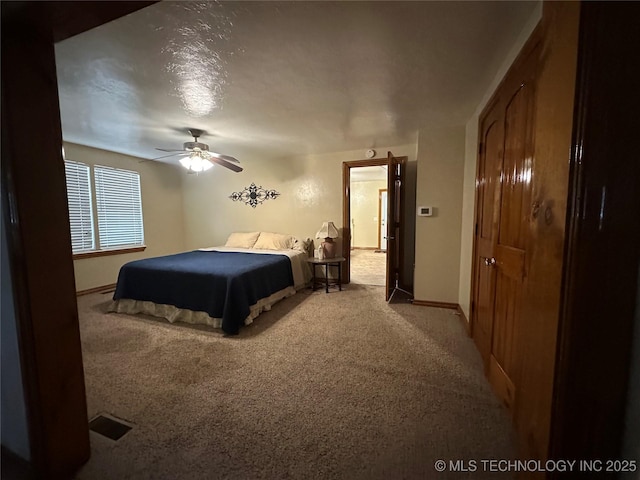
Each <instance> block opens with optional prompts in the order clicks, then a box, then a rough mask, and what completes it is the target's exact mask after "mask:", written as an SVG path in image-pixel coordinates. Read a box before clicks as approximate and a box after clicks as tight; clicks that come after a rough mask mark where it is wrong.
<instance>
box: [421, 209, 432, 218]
mask: <svg viewBox="0 0 640 480" xmlns="http://www.w3.org/2000/svg"><path fill="white" fill-rule="evenodd" d="M431 215H433V207H418V216H419V217H430V216H431Z"/></svg>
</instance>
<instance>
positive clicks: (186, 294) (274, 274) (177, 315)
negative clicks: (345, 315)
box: [109, 232, 311, 334]
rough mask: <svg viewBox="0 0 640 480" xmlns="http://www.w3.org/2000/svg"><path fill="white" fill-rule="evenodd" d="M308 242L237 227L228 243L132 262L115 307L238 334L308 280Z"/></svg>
mask: <svg viewBox="0 0 640 480" xmlns="http://www.w3.org/2000/svg"><path fill="white" fill-rule="evenodd" d="M239 238H240V239H241V240H238V239H239ZM260 239H262V241H260ZM274 239H275V240H280V241H274ZM308 243H310V241H309V240H308V239H307V240H305V241H301V240H299V239H296V238H295V237H293V236H290V235H282V234H272V233H268V232H250V233H234V234H232V235H230V237H229V239H228V240H227V243H226V244H225V246H221V247H210V248H201V249H199V250H193V251H190V252H183V253H178V254H174V255H166V256H162V257H154V258H147V259H143V260H136V261H133V262H129V263H127V264H125V265H123V266H122V268H121V269H120V273H119V275H118V283H117V286H116V291H115V293H114V296H113V301H112V302H111V305H110V306H109V311H111V312H117V313H127V314H137V313H144V314H147V315H152V316H156V317H161V318H165V319H167V320H168V321H170V322H176V321H181V322H187V323H193V324H206V325H209V326H212V327H214V328H221V329H222V330H223V331H224V332H225V333H228V334H237V333H238V331H239V329H240V328H241V327H242V326H243V325H248V324H250V323H251V322H252V321H253V320H254V319H255V318H256V317H257V316H258V315H260V313H261V312H263V311H265V310H270V309H271V306H272V305H273V304H274V303H276V302H277V301H279V300H281V299H283V298H286V297H289V296H292V295H294V294H295V293H296V292H297V291H298V290H299V289H301V288H303V287H305V286H306V285H308V283H309V280H310V277H311V274H310V270H309V266H308V263H307V262H306V259H307V257H308V256H309V253H308Z"/></svg>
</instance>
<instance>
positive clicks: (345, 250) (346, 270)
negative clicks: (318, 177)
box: [342, 156, 407, 284]
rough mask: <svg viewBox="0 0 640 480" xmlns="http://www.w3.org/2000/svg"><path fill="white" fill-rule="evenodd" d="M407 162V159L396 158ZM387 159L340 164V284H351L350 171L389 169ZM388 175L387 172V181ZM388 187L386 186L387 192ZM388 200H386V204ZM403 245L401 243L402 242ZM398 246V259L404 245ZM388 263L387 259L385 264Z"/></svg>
mask: <svg viewBox="0 0 640 480" xmlns="http://www.w3.org/2000/svg"><path fill="white" fill-rule="evenodd" d="M396 158H398V159H401V160H402V159H404V161H405V162H406V161H407V157H406V156H403V157H396ZM389 164H390V161H389V159H388V158H371V159H367V160H352V161H348V162H342V256H343V257H344V258H345V259H346V260H345V261H344V262H343V263H342V283H344V284H347V283H350V282H351V169H352V168H357V167H381V166H384V165H386V166H387V167H390V165H389ZM388 178H389V174H388V171H387V181H388ZM388 189H389V185H387V191H388ZM388 201H389V200H388V199H387V202H388ZM402 243H403V242H402ZM402 243H401V244H400V245H398V248H399V249H400V258H404V245H403V244H402ZM388 261H389V259H388V257H387V262H388ZM403 267H404V265H403V262H401V263H400V270H401V272H400V273H401V274H400V278H402V269H403Z"/></svg>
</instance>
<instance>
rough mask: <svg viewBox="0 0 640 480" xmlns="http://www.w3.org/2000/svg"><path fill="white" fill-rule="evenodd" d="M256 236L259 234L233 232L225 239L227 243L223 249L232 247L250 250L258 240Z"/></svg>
mask: <svg viewBox="0 0 640 480" xmlns="http://www.w3.org/2000/svg"><path fill="white" fill-rule="evenodd" d="M258 235H260V232H247V233H245V232H233V233H232V234H231V235H229V238H227V243H225V244H224V246H225V247H233V248H252V247H253V245H254V244H255V243H256V240H258Z"/></svg>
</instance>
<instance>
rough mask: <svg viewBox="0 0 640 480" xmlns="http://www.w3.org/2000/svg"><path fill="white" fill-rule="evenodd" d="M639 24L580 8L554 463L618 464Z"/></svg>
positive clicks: (633, 286)
mask: <svg viewBox="0 0 640 480" xmlns="http://www.w3.org/2000/svg"><path fill="white" fill-rule="evenodd" d="M638 18H640V4H639V3H637V2H629V3H625V2H582V4H581V16H580V41H579V52H578V80H577V86H576V102H575V109H574V133H573V143H572V152H571V163H570V164H571V169H570V192H569V202H568V212H567V222H566V228H567V239H566V243H565V269H564V276H563V291H562V308H561V311H560V326H559V331H558V343H557V346H558V349H557V359H558V361H557V363H556V369H555V381H554V396H553V417H552V421H551V425H552V428H551V438H550V447H549V450H550V456H551V457H552V458H580V459H618V458H621V446H622V439H623V434H624V430H625V411H626V406H627V387H628V379H629V372H630V358H631V355H630V354H631V348H632V345H631V342H632V340H631V339H632V338H633V329H634V322H635V320H634V313H635V310H636V308H637V306H636V301H637V292H638V271H639V266H640V249H638V245H640V230H639V229H638V228H637V219H638V218H640V162H638V160H637V157H638V154H637V146H636V143H637V118H636V117H637V112H638V111H640V96H639V95H638V94H637V92H636V90H637V88H636V83H637V78H638V73H639V72H640V61H639V59H638V55H637V52H636V51H635V50H636V49H635V47H636V46H637V45H638V44H640V30H638V28H637V19H638ZM603 196H604V198H603ZM636 348H638V347H637V346H636ZM635 403H636V404H637V399H635ZM574 473H575V472H574ZM602 475H603V476H602V478H610V477H609V476H605V474H602ZM607 475H608V474H607ZM552 477H553V478H563V479H564V478H579V477H580V474H576V475H574V476H571V475H568V476H567V475H557V476H553V475H552Z"/></svg>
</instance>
